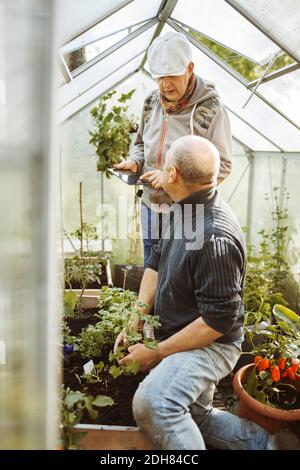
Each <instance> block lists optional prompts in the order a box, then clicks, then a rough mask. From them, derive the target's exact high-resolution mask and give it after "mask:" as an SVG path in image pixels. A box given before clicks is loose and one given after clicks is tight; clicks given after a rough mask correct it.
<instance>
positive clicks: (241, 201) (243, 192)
mask: <svg viewBox="0 0 300 470" xmlns="http://www.w3.org/2000/svg"><path fill="white" fill-rule="evenodd" d="M234 153H235V152H234ZM247 166H248V159H247V158H246V157H241V156H234V155H233V160H232V171H231V174H230V176H228V178H226V180H225V181H223V183H222V184H220V186H219V190H220V193H221V196H222V198H223V199H224V200H225V201H228V203H229V205H230V207H231V208H232V210H233V211H234V213H235V215H236V216H237V218H238V220H239V222H240V224H241V226H242V227H245V226H246V224H247V199H248V171H249V169H248V170H247V171H246V172H245V174H244V176H243V178H242V180H241V182H240V184H239V185H238V187H237V188H236V190H235V192H234V194H233V190H234V188H235V187H236V185H237V183H238V181H239V179H240V177H241V175H242V174H243V172H244V171H245V170H246V168H247Z"/></svg>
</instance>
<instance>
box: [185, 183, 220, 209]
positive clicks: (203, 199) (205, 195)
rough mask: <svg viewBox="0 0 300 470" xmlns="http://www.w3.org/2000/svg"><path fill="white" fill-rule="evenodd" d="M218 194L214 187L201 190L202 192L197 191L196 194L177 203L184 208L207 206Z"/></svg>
mask: <svg viewBox="0 0 300 470" xmlns="http://www.w3.org/2000/svg"><path fill="white" fill-rule="evenodd" d="M217 194H218V190H217V188H216V187H215V186H214V187H212V188H208V189H201V191H196V192H195V193H192V194H190V195H189V196H187V197H185V198H184V199H181V200H180V201H177V203H178V204H181V205H182V206H183V205H184V204H206V203H208V202H210V201H211V200H212V199H213V198H214V197H215V196H216V195H217Z"/></svg>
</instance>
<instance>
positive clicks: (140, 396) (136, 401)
mask: <svg viewBox="0 0 300 470" xmlns="http://www.w3.org/2000/svg"><path fill="white" fill-rule="evenodd" d="M156 407H157V403H156V400H155V398H154V397H153V396H152V395H151V394H150V393H148V390H147V389H146V388H145V387H141V386H139V388H138V389H137V391H136V392H135V395H134V397H133V402H132V411H133V416H134V418H135V420H136V422H137V423H138V424H139V423H140V422H141V421H143V420H145V419H146V420H148V419H150V418H151V416H153V412H154V411H155V408H156Z"/></svg>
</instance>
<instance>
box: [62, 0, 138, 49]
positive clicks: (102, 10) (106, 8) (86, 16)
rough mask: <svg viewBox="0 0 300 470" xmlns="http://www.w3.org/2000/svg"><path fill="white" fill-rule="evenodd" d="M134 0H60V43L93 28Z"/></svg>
mask: <svg viewBox="0 0 300 470" xmlns="http://www.w3.org/2000/svg"><path fill="white" fill-rule="evenodd" d="M130 2H132V0H100V1H99V0H89V1H88V2H87V1H86V0H59V2H56V4H57V5H56V7H57V9H58V11H57V13H58V14H57V31H58V39H59V44H64V43H65V42H66V41H70V40H71V39H73V38H74V37H75V36H78V35H79V34H80V33H82V32H83V31H85V30H86V29H88V28H91V26H93V25H94V24H96V23H98V22H99V21H100V20H101V18H103V17H104V16H106V15H109V14H110V13H111V12H113V11H115V9H117V8H122V6H124V5H126V4H127V3H130Z"/></svg>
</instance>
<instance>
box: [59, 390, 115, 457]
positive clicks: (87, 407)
mask: <svg viewBox="0 0 300 470" xmlns="http://www.w3.org/2000/svg"><path fill="white" fill-rule="evenodd" d="M113 403H114V401H113V399H112V398H110V397H108V396H105V395H97V396H96V397H92V396H87V395H84V394H83V393H81V392H74V391H73V390H71V389H70V388H69V387H68V388H66V389H65V388H64V387H63V388H62V424H61V434H62V441H63V443H64V448H65V449H79V448H80V440H81V439H82V438H83V437H84V436H85V435H86V433H85V432H74V426H75V425H76V424H78V423H80V422H81V420H82V417H83V414H84V412H85V411H86V412H87V413H88V414H89V416H90V418H91V419H93V420H95V419H96V418H97V417H98V410H96V409H95V408H101V407H105V406H112V405H113Z"/></svg>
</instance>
